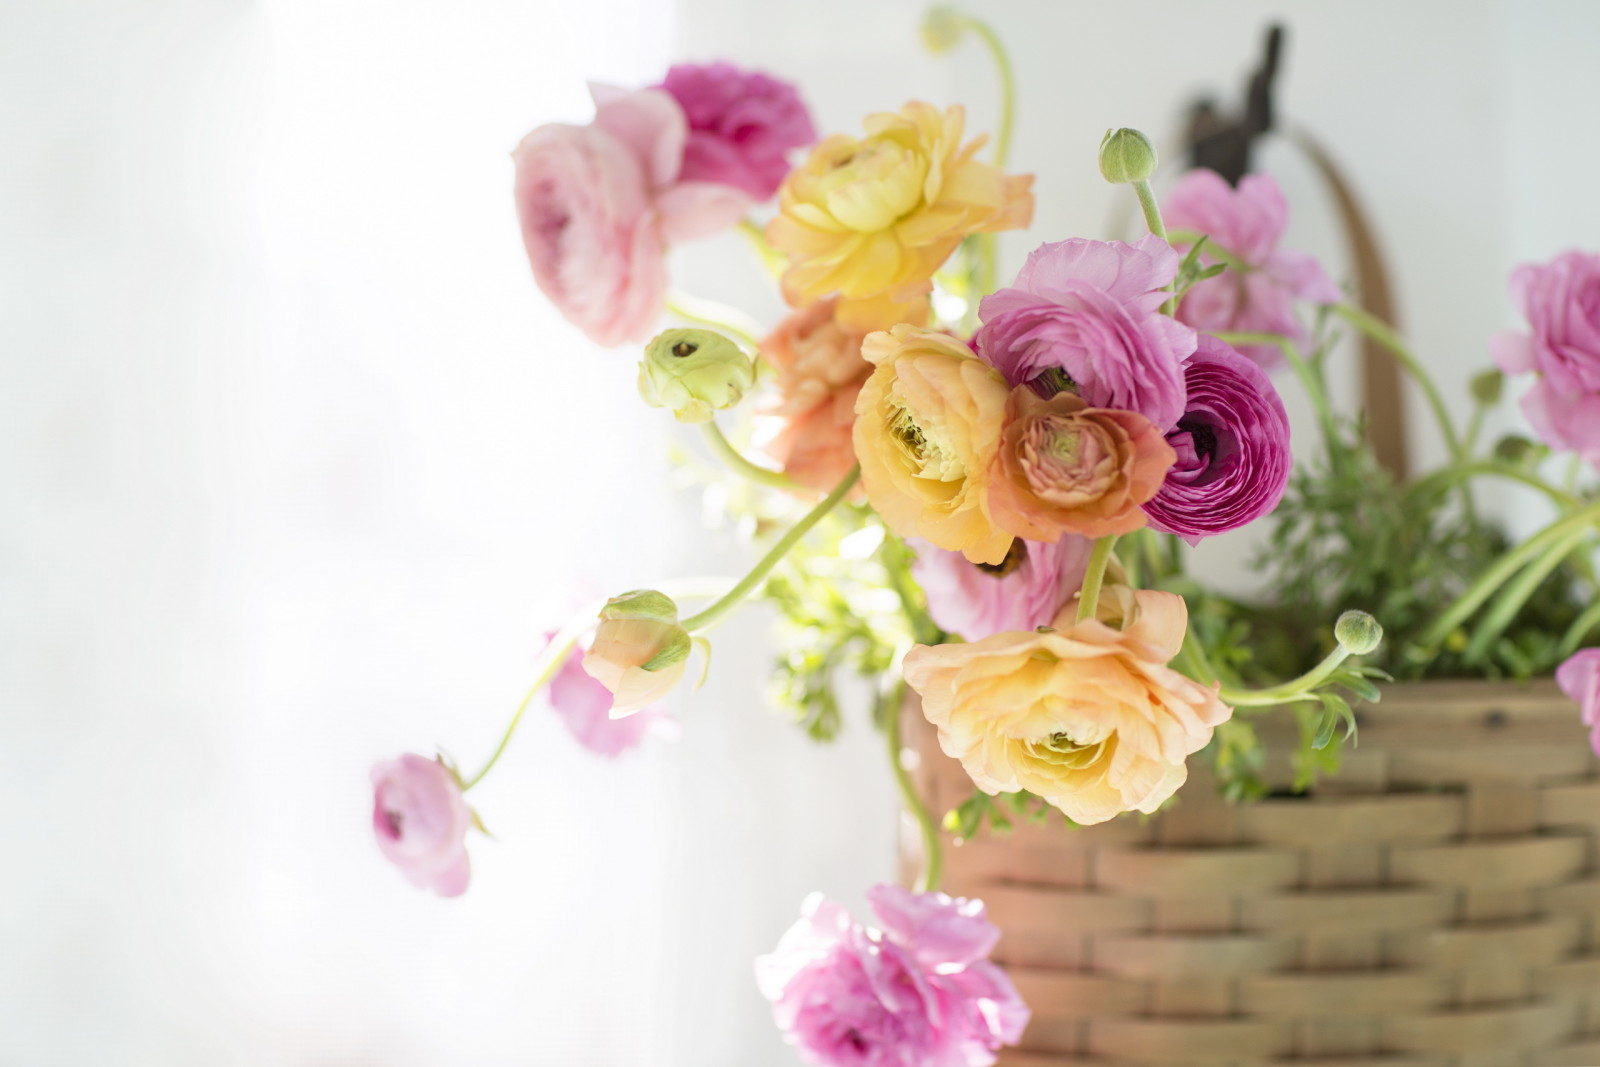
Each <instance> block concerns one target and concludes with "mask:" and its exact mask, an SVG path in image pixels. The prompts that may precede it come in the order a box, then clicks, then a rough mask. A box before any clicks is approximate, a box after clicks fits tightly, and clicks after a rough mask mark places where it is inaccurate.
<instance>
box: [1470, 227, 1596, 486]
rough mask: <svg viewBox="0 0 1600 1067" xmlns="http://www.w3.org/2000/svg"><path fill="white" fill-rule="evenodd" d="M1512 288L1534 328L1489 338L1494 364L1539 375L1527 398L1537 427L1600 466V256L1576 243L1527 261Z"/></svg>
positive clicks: (1554, 443) (1526, 408)
mask: <svg viewBox="0 0 1600 1067" xmlns="http://www.w3.org/2000/svg"><path fill="white" fill-rule="evenodd" d="M1510 288H1511V299H1512V301H1513V302H1515V304H1516V305H1517V310H1518V311H1520V312H1522V315H1523V317H1524V318H1526V319H1527V320H1528V325H1529V327H1530V332H1528V333H1521V332H1518V331H1514V330H1507V331H1504V332H1501V333H1498V334H1496V335H1495V336H1494V337H1493V338H1491V339H1490V342H1489V346H1490V351H1491V352H1492V353H1493V355H1494V358H1495V362H1496V363H1498V364H1499V365H1500V369H1501V370H1503V371H1505V372H1506V373H1507V374H1523V373H1527V372H1530V371H1531V372H1534V373H1537V374H1539V375H1540V376H1541V377H1540V380H1539V381H1538V382H1537V383H1535V385H1534V386H1533V388H1532V389H1530V390H1529V391H1528V392H1527V393H1526V394H1524V396H1523V398H1522V410H1523V411H1524V412H1525V413H1526V414H1527V416H1528V420H1529V421H1530V422H1532V423H1533V428H1534V430H1535V431H1536V432H1537V433H1538V434H1539V436H1540V437H1542V438H1544V440H1545V441H1546V442H1547V443H1548V444H1550V445H1551V446H1552V447H1554V448H1558V449H1562V450H1565V451H1573V452H1577V453H1579V454H1581V455H1582V456H1583V458H1584V459H1586V460H1588V461H1589V462H1590V463H1591V464H1593V465H1595V466H1596V467H1600V255H1596V254H1594V253H1589V252H1579V251H1577V250H1575V249H1574V250H1569V251H1566V252H1563V253H1561V254H1560V255H1559V256H1556V257H1555V258H1554V259H1552V260H1551V261H1550V262H1548V263H1524V264H1522V265H1521V266H1519V267H1517V268H1516V269H1515V270H1513V271H1512V272H1511V284H1510Z"/></svg>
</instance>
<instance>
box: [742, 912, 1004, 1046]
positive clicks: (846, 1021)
mask: <svg viewBox="0 0 1600 1067" xmlns="http://www.w3.org/2000/svg"><path fill="white" fill-rule="evenodd" d="M867 896H868V900H869V901H870V903H871V904H872V908H873V911H874V912H876V914H877V916H878V923H879V928H878V929H870V928H867V927H865V926H863V925H861V924H859V923H857V922H856V921H855V920H854V919H853V918H852V917H851V915H850V913H849V912H848V911H847V910H846V909H845V908H844V907H843V906H841V905H839V904H837V903H834V902H833V901H830V900H827V899H826V898H824V897H822V896H821V895H820V894H817V895H813V896H812V897H810V898H809V899H808V900H807V901H806V902H805V905H804V906H803V908H802V912H801V919H800V921H799V922H798V923H796V924H795V925H794V926H793V927H791V928H790V930H789V932H788V933H786V934H785V935H784V936H783V939H782V941H780V942H779V944H778V947H777V950H776V951H774V952H773V953H772V954H771V955H768V956H763V957H761V958H760V959H758V960H757V961H756V981H757V984H758V985H759V987H760V989H761V992H762V994H763V995H764V996H766V998H767V999H768V1000H770V1001H771V1002H772V1013H773V1018H774V1019H775V1021H776V1022H777V1024H778V1027H779V1029H781V1030H782V1031H783V1032H784V1035H785V1037H786V1038H787V1040H788V1041H789V1043H790V1044H792V1045H794V1046H795V1047H796V1049H797V1050H798V1051H799V1053H800V1056H801V1058H802V1059H804V1060H805V1061H806V1062H807V1063H811V1064H815V1065H818V1067H987V1065H989V1064H992V1063H994V1062H995V1052H996V1051H997V1050H998V1049H999V1048H1000V1047H1001V1046H1002V1045H1009V1044H1015V1043H1016V1041H1017V1040H1018V1039H1019V1038H1020V1037H1021V1036H1022V1031H1023V1028H1024V1027H1026V1025H1027V1022H1028V1007H1027V1005H1026V1004H1024V1003H1023V1002H1022V998H1021V997H1019V996H1018V995H1017V991H1016V988H1015V987H1014V986H1013V985H1012V984H1011V981H1010V979H1008V978H1007V977H1006V976H1005V973H1004V972H1003V971H1001V970H1000V968H998V967H996V966H995V965H994V964H993V963H990V962H989V960H988V955H989V952H990V950H991V949H992V948H993V947H994V943H995V941H996V940H997V939H998V938H999V933H1000V932H999V931H998V930H997V929H995V927H994V926H993V924H991V923H990V922H989V921H988V919H987V918H986V917H985V915H984V910H983V904H982V902H980V901H975V900H965V899H959V898H951V897H948V896H945V895H944V894H943V893H920V894H919V893H912V892H910V891H909V890H905V889H901V888H899V887H897V886H887V885H882V886H877V887H875V888H873V889H872V890H869V891H868V894H867Z"/></svg>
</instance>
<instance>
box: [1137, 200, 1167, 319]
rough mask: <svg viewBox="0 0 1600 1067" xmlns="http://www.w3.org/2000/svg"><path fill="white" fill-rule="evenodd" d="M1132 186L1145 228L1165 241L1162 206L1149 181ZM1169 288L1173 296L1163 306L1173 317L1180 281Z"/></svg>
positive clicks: (1165, 229)
mask: <svg viewBox="0 0 1600 1067" xmlns="http://www.w3.org/2000/svg"><path fill="white" fill-rule="evenodd" d="M1132 184H1133V191H1134V192H1135V193H1137V194H1138V195H1139V210H1140V211H1142V212H1144V224H1145V226H1147V227H1149V229H1150V232H1151V233H1153V234H1155V235H1156V236H1157V237H1159V238H1161V239H1162V240H1163V241H1165V240H1166V239H1167V227H1166V224H1165V223H1164V222H1162V221H1161V205H1160V204H1157V203H1156V194H1155V190H1153V189H1151V188H1150V183H1149V182H1148V181H1137V182H1133V183H1132ZM1167 288H1168V289H1170V290H1172V296H1171V297H1170V298H1168V300H1167V302H1166V303H1164V304H1162V305H1161V313H1162V314H1163V315H1171V314H1172V313H1173V312H1175V311H1177V310H1178V280H1177V279H1176V278H1174V279H1173V280H1172V281H1171V282H1169V283H1168V284H1167Z"/></svg>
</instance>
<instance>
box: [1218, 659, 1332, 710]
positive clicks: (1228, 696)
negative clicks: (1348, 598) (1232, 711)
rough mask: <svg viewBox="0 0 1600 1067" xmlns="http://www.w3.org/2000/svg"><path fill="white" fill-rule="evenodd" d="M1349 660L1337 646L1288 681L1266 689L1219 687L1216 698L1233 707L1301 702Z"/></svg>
mask: <svg viewBox="0 0 1600 1067" xmlns="http://www.w3.org/2000/svg"><path fill="white" fill-rule="evenodd" d="M1349 658H1350V653H1349V652H1348V651H1347V650H1346V649H1345V647H1344V646H1343V645H1338V646H1336V647H1335V648H1334V650H1333V651H1332V652H1329V653H1328V655H1327V656H1326V657H1325V658H1324V659H1323V661H1322V662H1321V663H1319V664H1317V665H1316V666H1315V667H1312V668H1311V669H1310V670H1309V671H1306V673H1304V674H1302V675H1301V676H1300V677H1298V678H1293V679H1290V680H1289V681H1287V682H1284V683H1282V684H1281V685H1274V686H1269V687H1268V688H1266V689H1236V688H1234V687H1232V686H1227V685H1225V686H1223V687H1222V691H1221V692H1220V693H1219V694H1217V695H1218V696H1220V697H1221V698H1222V702H1223V703H1224V704H1232V705H1233V706H1235V707H1246V708H1249V707H1256V708H1262V707H1269V706H1271V705H1274V704H1285V703H1288V702H1290V701H1294V700H1301V699H1304V698H1306V697H1307V696H1309V695H1310V693H1311V691H1312V690H1313V689H1315V688H1316V687H1317V686H1319V685H1321V684H1322V683H1323V682H1325V681H1327V680H1328V678H1329V677H1330V676H1331V675H1332V674H1333V672H1334V671H1336V670H1338V669H1339V666H1340V665H1341V664H1342V663H1344V661H1345V660H1347V659H1349Z"/></svg>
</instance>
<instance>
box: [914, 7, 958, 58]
mask: <svg viewBox="0 0 1600 1067" xmlns="http://www.w3.org/2000/svg"><path fill="white" fill-rule="evenodd" d="M964 28H965V27H964V26H963V25H962V18H961V13H960V12H959V11H957V10H956V9H955V8H953V7H946V6H945V5H943V4H937V5H935V6H933V7H930V8H928V13H927V14H925V15H923V16H922V43H923V44H924V45H926V46H927V48H928V51H930V52H932V53H934V54H935V55H937V54H939V53H940V52H948V51H949V50H950V49H952V48H954V47H955V46H956V42H957V41H959V40H961V31H962V30H963V29H964Z"/></svg>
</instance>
